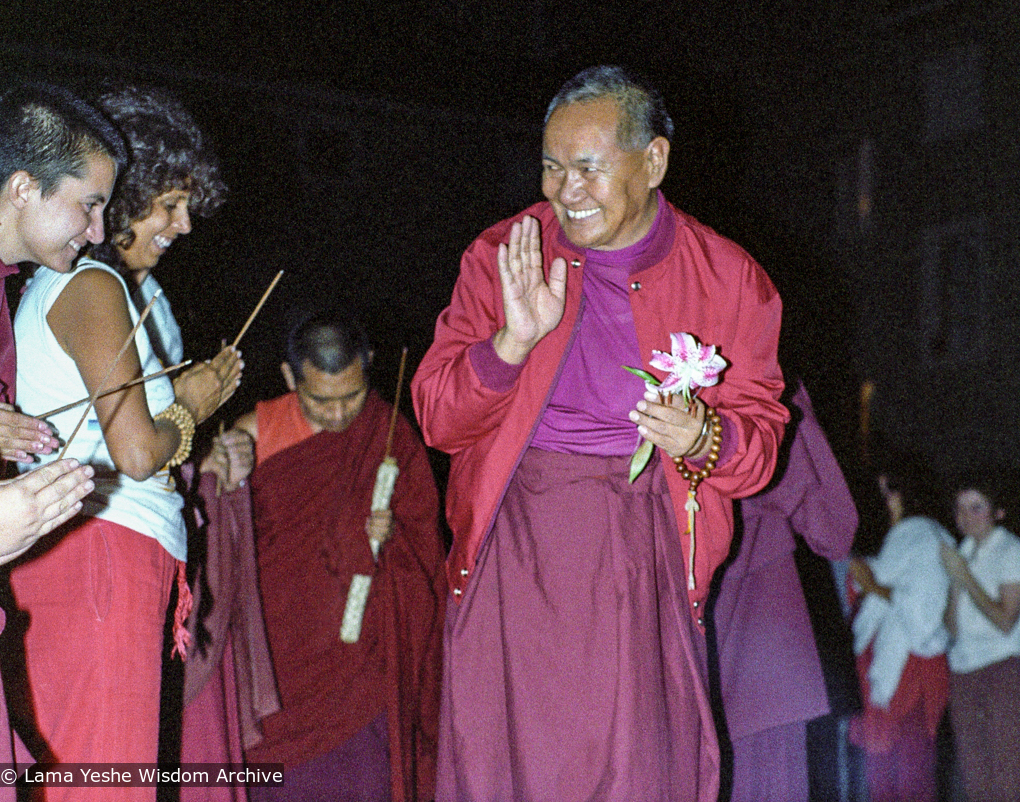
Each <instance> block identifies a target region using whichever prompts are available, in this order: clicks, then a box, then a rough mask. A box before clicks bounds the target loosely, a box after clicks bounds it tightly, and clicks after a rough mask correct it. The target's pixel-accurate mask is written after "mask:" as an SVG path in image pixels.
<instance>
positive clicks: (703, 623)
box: [454, 591, 705, 627]
mask: <svg viewBox="0 0 1020 802" xmlns="http://www.w3.org/2000/svg"><path fill="white" fill-rule="evenodd" d="M456 592H457V591H454V593H456ZM698 626H699V627H703V626H705V619H704V618H699V619H698Z"/></svg>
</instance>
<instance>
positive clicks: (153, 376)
mask: <svg viewBox="0 0 1020 802" xmlns="http://www.w3.org/2000/svg"><path fill="white" fill-rule="evenodd" d="M192 361H193V360H191V359H185V360H184V361H183V362H178V363H177V364H176V365H171V366H170V367H168V368H163V369H162V370H157V371H156V372H155V373H150V374H149V375H148V376H142V377H140V378H138V379H132V380H131V381H129V382H125V383H124V384H122V385H120V387H114V388H113V389H112V390H105V391H103V392H101V393H100V394H99V395H97V396H96V398H97V399H99V398H106V396H108V395H113V394H114V393H119V392H120V391H121V390H127V389H128V388H129V387H134V386H135V385H136V384H145V382H147V381H149V380H151V379H158V378H159V377H160V376H166V374H168V373H173V372H174V371H175V370H177V369H178V368H186V367H187V366H188V365H190V364H191V363H192ZM88 400H89V399H88V398H87V397H86V398H79V399H78V400H77V401H72V402H71V403H70V404H64V406H62V407H57V408H56V409H51V410H50V411H49V412H44V413H43V414H42V415H33V416H32V417H33V418H38V419H39V420H44V419H45V418H49V417H51V416H53V415H59V414H60V413H61V412H67V410H69V409H74V408H75V407H76V406H79V405H80V404H84V403H85V402H86V401H88Z"/></svg>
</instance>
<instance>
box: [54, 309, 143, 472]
mask: <svg viewBox="0 0 1020 802" xmlns="http://www.w3.org/2000/svg"><path fill="white" fill-rule="evenodd" d="M162 294H163V290H162V289H159V290H156V294H155V295H153V296H152V300H151V301H149V303H148V304H147V305H146V307H145V309H144V310H142V314H141V315H139V317H138V322H137V323H135V325H134V328H132V329H131V331H130V332H129V333H128V336H127V339H126V340H124V344H123V345H122V346H121V347H120V350H119V351H118V352H117V356H115V357H114V359H113V362H111V363H110V367H109V368H108V369H107V371H106V375H105V376H103V380H102V381H101V382H99V384H98V385H97V386H96V389H95V391H94V392H93V393H92V395H91V396H89V405H88V406H87V407H85V411H84V412H83V413H82V415H81V418H80V419H79V421H78V425H77V426H75V427H74V431H73V432H71V436H70V437H68V438H67V440H66V441H65V443H64V448H63V449H62V450H61V452H60V456H59V457H57V459H63V458H64V454H66V453H67V448H68V446H70V445H71V441H72V440H74V436H75V435H76V434H78V430H79V429H80V428H81V425H82V424H83V423H84V422H85V418H87V417H88V415H89V412H90V411H91V410H92V406H93V405H94V404H95V403H96V399H97V398H98V397H99V393H101V392H102V390H103V385H105V384H106V381H107V379H109V378H110V374H111V373H113V369H114V368H115V367H117V363H118V362H120V358H121V357H122V356H124V352H125V351H127V347H128V346H129V345H131V342H132V341H133V340H134V339H135V335H136V334H137V333H138V329H140V328H141V327H142V324H143V323H144V322H145V318H147V317H148V316H149V312H151V311H152V306H153V304H155V303H156V299H157V298H159V296H160V295H162Z"/></svg>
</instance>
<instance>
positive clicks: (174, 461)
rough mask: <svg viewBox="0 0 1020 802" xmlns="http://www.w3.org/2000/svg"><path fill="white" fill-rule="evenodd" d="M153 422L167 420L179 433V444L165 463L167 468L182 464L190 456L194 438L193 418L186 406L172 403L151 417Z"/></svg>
mask: <svg viewBox="0 0 1020 802" xmlns="http://www.w3.org/2000/svg"><path fill="white" fill-rule="evenodd" d="M152 419H153V420H154V421H158V420H167V421H170V422H171V423H172V424H173V425H174V426H176V427H177V428H178V429H179V430H180V433H181V443H180V445H179V446H177V451H175V452H174V455H173V456H172V457H170V461H169V462H167V467H168V468H173V467H176V466H177V465H180V464H181V463H183V462H184V460H186V459H187V458H188V457H189V456H190V455H191V444H192V441H193V440H194V438H195V416H194V415H192V414H191V412H190V411H189V410H188V408H187V407H186V406H184V405H183V404H179V403H178V402H176V401H174V403H172V404H171V405H170V406H168V407H167V408H166V409H164V410H163V411H162V412H160V413H158V414H157V415H155V416H153V418H152Z"/></svg>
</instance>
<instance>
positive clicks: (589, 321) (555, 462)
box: [412, 67, 787, 802]
mask: <svg viewBox="0 0 1020 802" xmlns="http://www.w3.org/2000/svg"><path fill="white" fill-rule="evenodd" d="M672 134H673V124H672V121H671V120H670V118H669V115H668V113H667V112H666V110H665V107H664V104H663V101H662V98H661V96H660V95H659V93H658V92H657V91H656V90H655V89H653V88H652V87H651V86H650V85H649V84H648V83H647V82H646V81H644V79H642V78H640V77H638V76H635V75H633V74H632V73H630V72H629V71H627V70H624V69H621V68H618V67H595V68H591V69H589V70H585V71H584V72H582V73H580V74H579V75H577V76H575V77H574V78H573V79H571V80H570V81H568V82H567V84H565V85H564V87H563V88H562V89H561V90H560V92H559V93H558V94H557V96H556V97H555V98H554V99H553V101H552V103H551V104H550V107H549V111H548V113H547V116H546V124H545V134H544V139H543V158H542V188H543V194H544V195H545V196H546V198H547V201H546V202H544V203H539V204H536V205H535V206H532V207H531V208H529V209H527V210H525V211H524V212H522V213H521V214H519V215H517V216H515V217H514V218H511V219H510V220H506V221H503V222H501V223H498V224H497V225H495V226H493V227H492V228H490V229H489V230H487V231H485V232H484V233H483V234H482V235H481V236H480V237H479V238H478V239H477V240H476V241H475V242H474V244H472V245H471V247H470V248H468V250H467V252H466V253H465V254H464V257H463V259H462V262H461V272H460V277H459V279H458V281H457V284H456V286H455V288H454V291H453V298H452V300H451V303H450V305H449V306H448V307H447V308H446V310H444V311H443V313H442V314H441V315H440V318H439V321H438V323H437V326H436V336H435V342H434V343H433V345H432V347H431V348H430V350H429V352H428V353H427V354H426V356H425V358H424V360H423V361H422V363H421V365H420V367H419V369H418V371H417V374H416V376H415V378H414V381H413V382H412V392H413V395H414V401H415V409H416V412H417V414H418V418H419V421H420V422H421V425H422V431H423V434H424V436H425V439H426V442H427V443H428V444H429V445H432V446H434V447H436V448H440V449H442V450H444V451H447V452H449V453H450V454H451V455H452V460H451V470H450V480H449V489H448V494H447V513H448V517H449V520H450V524H451V526H452V528H453V532H454V544H453V551H452V553H451V555H450V560H449V563H448V574H449V579H450V583H451V588H452V594H453V603H451V604H450V605H448V614H447V629H446V640H445V649H444V657H445V670H444V684H443V710H442V718H441V725H440V758H439V760H440V764H439V778H438V783H437V799H438V800H442V801H443V802H446V801H447V800H465V801H466V800H478V799H485V800H517V799H528V800H557V802H564V801H565V800H575V799H576V800H634V799H642V800H658V799H662V800H666V799H670V800H709V799H715V797H716V794H717V790H718V779H719V777H718V775H719V748H718V743H717V740H716V736H715V731H714V728H713V724H712V717H711V713H710V710H709V704H708V695H707V692H706V680H705V673H706V669H705V642H704V632H703V605H704V601H705V598H706V596H707V593H708V585H709V581H710V579H711V576H712V573H713V571H714V570H715V568H716V567H717V566H718V565H719V564H720V563H721V562H722V560H723V559H724V558H725V556H726V554H727V551H728V549H729V543H730V538H731V536H732V520H733V513H732V499H734V498H737V497H741V496H746V495H749V494H752V493H754V492H756V491H757V490H759V489H760V488H761V487H763V486H764V485H765V483H766V482H767V481H768V479H769V477H770V475H771V473H772V470H773V468H774V465H775V459H776V451H777V446H778V443H779V441H780V439H781V438H782V434H783V426H784V423H785V421H786V419H787V412H786V410H785V408H784V407H783V406H782V405H781V404H780V403H779V401H778V398H779V394H780V392H781V391H782V387H783V383H782V377H781V373H780V371H779V367H778V365H777V362H776V348H777V341H778V335H779V324H780V314H781V308H780V306H781V305H780V301H779V297H778V295H777V294H776V291H775V288H774V287H773V286H772V283H771V282H770V281H769V279H768V277H767V276H766V275H765V274H764V272H763V271H762V269H761V268H760V267H759V266H758V265H757V264H756V263H755V262H754V260H753V259H752V258H751V257H750V256H748V255H747V253H746V252H744V251H743V250H742V249H741V248H739V247H738V246H737V245H735V244H734V243H732V242H730V241H728V240H726V239H724V238H723V237H720V236H719V235H717V234H716V233H715V232H714V231H712V230H711V229H709V228H707V227H706V226H704V225H702V224H700V223H698V222H697V221H696V220H694V219H693V218H692V217H690V216H688V215H686V214H684V213H682V212H680V211H678V210H677V209H675V208H674V207H672V206H671V205H670V204H669V203H668V202H667V201H666V199H665V197H664V196H663V195H662V193H661V192H660V191H659V189H658V187H659V185H660V183H661V182H662V179H663V177H664V175H665V173H666V168H667V166H668V161H669V150H670V138H671V137H672ZM681 333H685V334H690V335H693V336H694V337H696V338H697V339H698V340H700V341H701V343H703V344H705V345H715V346H716V347H717V350H718V353H720V354H721V355H722V357H724V358H725V360H726V361H727V363H728V364H729V367H728V368H727V369H726V372H725V373H724V374H723V377H722V380H721V381H720V382H719V384H718V385H716V386H712V387H706V388H704V389H703V390H702V391H701V392H700V395H699V397H698V398H696V399H695V401H694V402H693V403H692V404H691V405H689V406H688V405H687V404H685V403H683V402H682V401H681V398H680V396H672V397H671V398H667V399H662V398H660V396H659V395H658V394H657V393H654V392H649V391H647V390H646V388H645V386H644V383H643V382H642V380H641V379H639V378H637V377H635V376H632V375H631V374H629V373H627V372H625V371H624V370H623V369H622V366H624V365H628V366H635V367H642V368H644V369H646V370H652V368H651V366H650V359H651V357H652V351H653V350H659V351H667V352H668V351H669V350H670V345H671V341H672V337H671V335H680V334H681ZM656 375H657V376H659V377H661V376H662V373H661V372H659V373H658V374H656ZM663 400H665V403H663ZM635 424H636V425H635ZM642 438H644V439H646V440H648V441H650V442H651V443H652V444H654V445H655V446H657V447H658V448H657V450H658V452H659V456H658V457H657V458H655V457H653V459H652V460H651V462H650V464H649V465H648V467H647V468H646V469H645V470H644V471H643V472H642V473H641V474H640V475H639V476H638V477H637V478H636V480H634V481H633V482H631V481H629V467H630V458H631V454H632V453H633V452H634V450H635V447H636V446H637V445H638V443H639V442H640V440H641V439H642ZM692 471H693V472H694V473H692ZM685 475H686V476H687V477H689V478H693V476H694V475H698V476H699V477H702V478H701V479H700V484H698V483H697V482H695V483H694V484H696V485H697V488H696V495H695V494H692V493H690V492H689V491H690V490H691V489H692V487H691V482H689V481H688V479H685V478H684V476H685ZM691 520H693V521H694V522H695V526H694V528H693V530H692V528H691V526H690V523H689V522H690V521H691Z"/></svg>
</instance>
